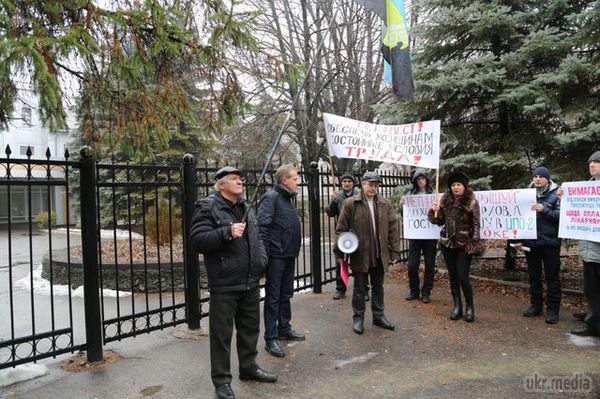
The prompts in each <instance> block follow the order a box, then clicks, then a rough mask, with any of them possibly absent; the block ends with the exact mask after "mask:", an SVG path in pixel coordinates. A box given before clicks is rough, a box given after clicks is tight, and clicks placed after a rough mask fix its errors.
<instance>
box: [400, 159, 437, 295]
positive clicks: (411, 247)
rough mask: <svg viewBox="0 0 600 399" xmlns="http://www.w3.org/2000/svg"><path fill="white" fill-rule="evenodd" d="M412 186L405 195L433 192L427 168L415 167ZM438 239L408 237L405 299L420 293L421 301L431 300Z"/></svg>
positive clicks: (401, 202)
mask: <svg viewBox="0 0 600 399" xmlns="http://www.w3.org/2000/svg"><path fill="white" fill-rule="evenodd" d="M411 180H412V183H413V187H412V189H411V190H410V193H409V194H407V195H424V194H433V188H432V187H431V186H430V185H429V176H428V175H427V170H426V169H423V168H417V169H415V171H414V173H413V175H412V179H411ZM404 202H405V198H404V197H402V199H401V200H400V205H404ZM437 241H438V240H424V239H409V240H408V262H406V263H407V266H408V285H409V288H410V292H409V294H408V295H407V296H406V297H405V299H406V300H407V301H412V300H414V299H419V297H420V295H422V296H421V298H422V300H423V303H429V302H431V299H430V295H431V290H432V289H433V277H434V275H435V255H436V251H437ZM421 253H423V260H424V261H425V274H424V275H423V287H422V288H420V286H419V284H420V281H419V266H420V264H421Z"/></svg>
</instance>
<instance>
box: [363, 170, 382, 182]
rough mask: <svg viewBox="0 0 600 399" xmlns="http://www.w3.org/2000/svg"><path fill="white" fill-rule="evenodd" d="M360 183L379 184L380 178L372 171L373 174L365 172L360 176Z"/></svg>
mask: <svg viewBox="0 0 600 399" xmlns="http://www.w3.org/2000/svg"><path fill="white" fill-rule="evenodd" d="M361 180H362V181H374V182H377V183H381V178H380V177H379V173H377V172H375V171H373V172H369V171H367V172H365V174H364V175H363V176H362V179H361Z"/></svg>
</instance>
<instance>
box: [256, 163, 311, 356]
mask: <svg viewBox="0 0 600 399" xmlns="http://www.w3.org/2000/svg"><path fill="white" fill-rule="evenodd" d="M297 188H298V170H297V169H296V167H295V166H294V165H282V166H280V167H279V168H278V169H277V171H276V172H275V185H274V186H273V188H272V189H270V190H269V191H267V192H266V193H265V194H264V195H263V197H262V199H261V201H260V206H259V208H258V216H257V218H258V225H259V227H260V236H261V239H262V241H263V243H264V245H265V249H266V250H267V255H268V256H269V262H268V266H267V282H266V285H265V304H264V313H265V343H266V345H265V350H266V351H267V352H268V353H269V354H271V355H272V356H275V357H284V356H285V352H284V351H283V348H282V347H281V345H280V344H279V340H287V341H304V340H305V339H306V338H305V336H304V335H303V334H301V333H298V332H296V331H294V330H292V326H291V324H290V323H291V320H292V305H291V303H290V300H291V299H292V296H293V295H294V266H295V265H296V257H297V256H298V254H299V253H300V244H301V229H300V219H299V217H298V212H297V211H296V206H295V203H294V199H295V197H296V190H297Z"/></svg>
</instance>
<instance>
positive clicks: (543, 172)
mask: <svg viewBox="0 0 600 399" xmlns="http://www.w3.org/2000/svg"><path fill="white" fill-rule="evenodd" d="M533 176H542V177H545V178H546V179H548V180H550V171H549V170H548V168H546V167H544V166H538V167H537V168H535V169H534V170H533Z"/></svg>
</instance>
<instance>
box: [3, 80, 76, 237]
mask: <svg viewBox="0 0 600 399" xmlns="http://www.w3.org/2000/svg"><path fill="white" fill-rule="evenodd" d="M17 97H18V99H17V100H16V102H15V107H14V112H13V115H11V119H10V121H9V124H8V129H7V130H0V158H6V153H5V151H6V147H7V146H10V149H11V154H10V158H11V159H15V160H16V159H26V158H27V155H26V152H27V148H28V147H31V150H32V152H33V154H32V156H31V158H32V159H46V151H47V149H49V150H50V159H51V160H64V159H65V158H64V154H65V149H66V148H67V145H68V143H69V142H70V141H71V140H73V138H74V135H75V134H76V130H75V129H74V127H76V120H75V118H74V113H73V112H71V113H68V115H69V116H68V118H67V123H68V126H69V128H70V129H69V130H62V131H58V132H50V130H49V129H48V128H47V127H45V126H43V124H42V121H41V118H40V114H39V111H38V98H37V96H36V95H35V93H34V92H33V90H31V88H30V87H28V85H26V84H24V83H23V84H20V85H19V89H18V95H17ZM5 174H6V171H5V170H4V168H1V167H0V178H2V177H4V176H5ZM32 175H33V177H34V178H36V179H44V178H45V176H46V169H45V168H42V167H34V168H33V170H32ZM11 176H12V177H14V178H24V177H25V176H26V170H25V169H24V168H19V167H14V168H12V169H11ZM52 176H53V177H54V178H63V177H64V173H62V172H61V171H60V169H53V171H52ZM48 189H50V190H51V191H50V208H51V210H53V211H54V212H56V214H57V224H59V225H64V224H67V223H69V224H73V223H74V222H75V221H74V219H73V216H71V220H70V221H67V212H66V207H65V204H66V203H67V201H66V196H67V195H68V193H67V192H66V190H65V188H64V187H50V188H48V187H40V186H34V187H31V188H28V187H27V186H12V187H11V189H10V192H11V195H10V197H11V198H10V199H11V200H10V208H11V209H10V213H11V214H12V218H11V220H12V221H13V222H15V223H26V222H28V221H29V220H32V221H34V220H35V217H36V216H37V214H38V213H39V212H43V211H47V210H48ZM30 203H31V206H30V205H29V204H30ZM8 213H9V208H8V189H7V187H6V186H5V185H4V186H1V185H0V224H6V223H7V222H8ZM74 214H75V213H74V212H73V211H71V212H70V215H74Z"/></svg>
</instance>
